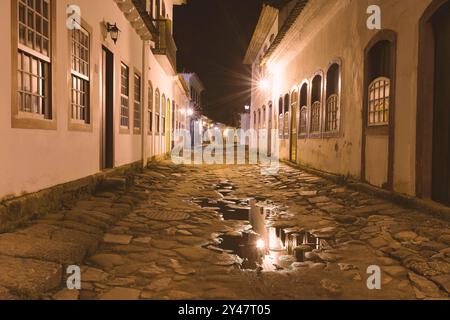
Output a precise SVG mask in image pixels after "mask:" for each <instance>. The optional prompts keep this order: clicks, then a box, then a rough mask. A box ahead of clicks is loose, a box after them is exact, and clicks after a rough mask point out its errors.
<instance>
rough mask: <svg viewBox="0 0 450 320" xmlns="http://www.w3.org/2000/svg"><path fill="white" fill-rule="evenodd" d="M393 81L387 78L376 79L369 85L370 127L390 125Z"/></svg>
mask: <svg viewBox="0 0 450 320" xmlns="http://www.w3.org/2000/svg"><path fill="white" fill-rule="evenodd" d="M390 90H391V81H390V80H389V79H388V78H386V77H380V78H376V79H375V80H374V81H373V82H372V83H371V84H370V85H369V126H377V125H386V124H388V123H389V99H390Z"/></svg>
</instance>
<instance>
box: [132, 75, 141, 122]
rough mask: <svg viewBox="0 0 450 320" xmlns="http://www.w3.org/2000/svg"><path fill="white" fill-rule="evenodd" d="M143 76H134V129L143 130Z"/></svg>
mask: <svg viewBox="0 0 450 320" xmlns="http://www.w3.org/2000/svg"><path fill="white" fill-rule="evenodd" d="M141 100H142V99H141V76H140V75H138V74H137V73H135V74H134V109H133V116H134V117H133V123H134V129H136V130H140V129H141V105H142V102H141Z"/></svg>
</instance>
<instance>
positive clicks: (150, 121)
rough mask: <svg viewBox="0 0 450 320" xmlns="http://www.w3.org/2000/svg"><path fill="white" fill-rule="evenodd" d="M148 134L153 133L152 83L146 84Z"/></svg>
mask: <svg viewBox="0 0 450 320" xmlns="http://www.w3.org/2000/svg"><path fill="white" fill-rule="evenodd" d="M147 114H148V120H147V121H148V133H152V132H153V85H152V82H151V81H149V82H148V108H147Z"/></svg>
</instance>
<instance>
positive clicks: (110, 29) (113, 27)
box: [106, 22, 120, 44]
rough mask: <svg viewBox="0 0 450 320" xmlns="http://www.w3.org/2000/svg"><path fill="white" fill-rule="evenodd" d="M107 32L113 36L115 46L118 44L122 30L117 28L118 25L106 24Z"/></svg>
mask: <svg viewBox="0 0 450 320" xmlns="http://www.w3.org/2000/svg"><path fill="white" fill-rule="evenodd" d="M106 31H107V32H108V33H109V35H110V36H111V39H112V41H114V44H116V43H117V40H119V33H120V29H119V28H118V27H117V23H114V24H112V23H109V22H106Z"/></svg>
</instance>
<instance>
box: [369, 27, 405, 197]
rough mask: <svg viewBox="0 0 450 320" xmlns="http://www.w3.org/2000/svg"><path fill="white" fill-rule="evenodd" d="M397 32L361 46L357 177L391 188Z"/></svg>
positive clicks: (374, 38)
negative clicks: (362, 83)
mask: <svg viewBox="0 0 450 320" xmlns="http://www.w3.org/2000/svg"><path fill="white" fill-rule="evenodd" d="M396 44H397V34H396V33H395V32H394V31H392V30H383V31H380V32H379V33H377V34H376V35H375V36H374V37H373V38H372V40H371V41H370V42H369V44H368V45H367V47H366V49H365V65H364V105H363V128H362V148H361V179H362V180H363V181H366V182H367V183H369V184H371V185H374V186H377V187H380V188H384V189H388V190H392V189H393V185H394V183H393V182H394V144H395V127H394V124H395V80H396V60H397V53H396V52H397V49H396Z"/></svg>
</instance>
